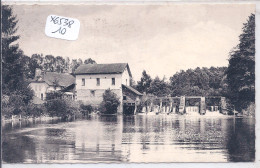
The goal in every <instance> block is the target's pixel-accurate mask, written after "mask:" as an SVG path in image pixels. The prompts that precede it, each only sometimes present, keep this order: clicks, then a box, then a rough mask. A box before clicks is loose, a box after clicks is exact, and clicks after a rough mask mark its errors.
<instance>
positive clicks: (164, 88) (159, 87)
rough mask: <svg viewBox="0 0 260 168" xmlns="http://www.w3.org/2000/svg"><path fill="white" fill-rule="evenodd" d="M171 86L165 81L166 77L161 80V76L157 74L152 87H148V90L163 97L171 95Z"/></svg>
mask: <svg viewBox="0 0 260 168" xmlns="http://www.w3.org/2000/svg"><path fill="white" fill-rule="evenodd" d="M169 91H170V89H169V86H168V84H167V83H166V81H165V78H163V79H162V80H160V78H159V77H158V76H157V77H155V79H154V80H153V81H152V82H151V84H150V87H149V88H148V92H149V93H152V94H153V95H155V96H159V97H163V96H167V95H169V93H170V92H169Z"/></svg>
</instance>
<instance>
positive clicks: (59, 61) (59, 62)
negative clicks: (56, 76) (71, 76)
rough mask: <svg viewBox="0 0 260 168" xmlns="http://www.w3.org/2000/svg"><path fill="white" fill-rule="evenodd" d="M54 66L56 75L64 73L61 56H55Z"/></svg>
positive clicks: (63, 62)
mask: <svg viewBox="0 0 260 168" xmlns="http://www.w3.org/2000/svg"><path fill="white" fill-rule="evenodd" d="M55 59H56V61H55V63H56V66H55V72H58V73H63V72H65V67H66V65H65V59H64V58H63V57H61V56H57V57H56V58H55Z"/></svg>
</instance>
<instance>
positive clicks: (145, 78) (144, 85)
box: [136, 70, 152, 93]
mask: <svg viewBox="0 0 260 168" xmlns="http://www.w3.org/2000/svg"><path fill="white" fill-rule="evenodd" d="M151 82H152V78H151V76H150V75H148V74H147V73H146V71H145V70H144V71H143V73H142V77H141V80H140V81H138V82H137V85H136V89H137V90H138V91H139V92H141V93H143V92H146V93H148V89H149V87H150V85H151Z"/></svg>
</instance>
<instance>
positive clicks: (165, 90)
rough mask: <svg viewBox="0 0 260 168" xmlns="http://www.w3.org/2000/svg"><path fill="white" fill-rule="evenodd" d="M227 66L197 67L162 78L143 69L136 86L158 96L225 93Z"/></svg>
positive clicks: (139, 89) (216, 94)
mask: <svg viewBox="0 0 260 168" xmlns="http://www.w3.org/2000/svg"><path fill="white" fill-rule="evenodd" d="M226 69H227V68H226V67H218V68H215V67H211V68H196V69H188V70H186V71H183V70H182V71H180V72H177V73H176V74H174V75H173V76H172V77H170V81H169V82H167V81H166V78H163V79H160V78H159V77H158V76H157V77H155V78H154V79H152V78H151V76H150V75H149V74H147V73H146V71H143V75H142V77H141V80H140V81H138V82H137V85H136V86H135V88H136V89H137V90H138V91H140V92H143V91H144V92H146V93H147V94H152V95H154V96H157V97H165V96H169V95H170V96H182V95H189V96H209V95H214V96H218V95H225V94H226V92H227V81H226V75H225V71H226Z"/></svg>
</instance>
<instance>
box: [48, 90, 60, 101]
mask: <svg viewBox="0 0 260 168" xmlns="http://www.w3.org/2000/svg"><path fill="white" fill-rule="evenodd" d="M63 95H64V93H63V92H61V91H55V92H54V91H53V92H48V93H46V100H52V99H61V98H63Z"/></svg>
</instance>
